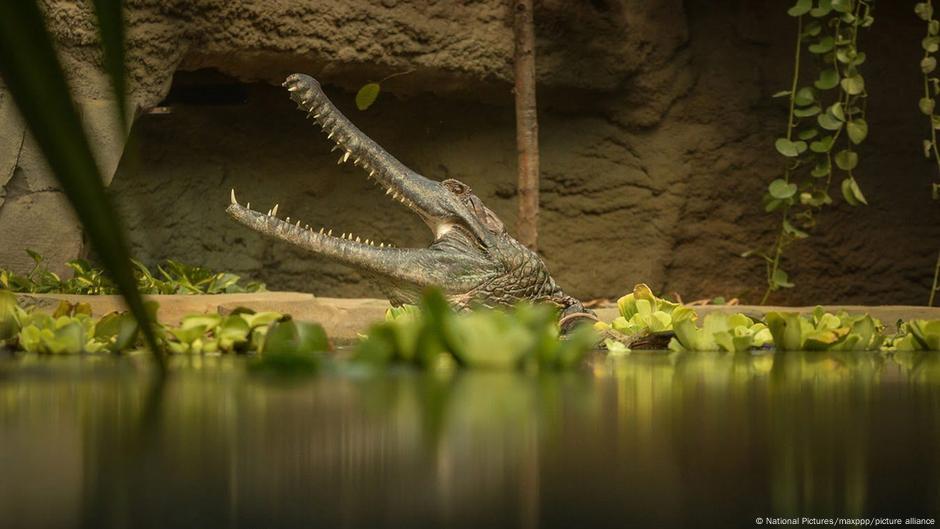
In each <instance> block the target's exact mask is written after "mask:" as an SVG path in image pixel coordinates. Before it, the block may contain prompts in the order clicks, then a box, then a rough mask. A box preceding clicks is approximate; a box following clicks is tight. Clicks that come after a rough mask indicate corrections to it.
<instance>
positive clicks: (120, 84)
mask: <svg viewBox="0 0 940 529" xmlns="http://www.w3.org/2000/svg"><path fill="white" fill-rule="evenodd" d="M92 4H93V5H94V7H95V16H96V17H97V18H98V35H100V37H101V48H102V63H103V64H104V69H105V70H106V71H107V72H108V76H109V77H110V78H111V87H112V89H113V90H114V100H115V101H117V106H118V115H119V116H120V118H121V130H126V127H127V126H128V125H130V120H129V119H128V116H127V84H126V81H125V77H124V20H123V11H122V9H121V8H122V5H123V4H124V2H123V0H92Z"/></svg>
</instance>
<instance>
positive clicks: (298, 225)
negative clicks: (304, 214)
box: [297, 220, 300, 228]
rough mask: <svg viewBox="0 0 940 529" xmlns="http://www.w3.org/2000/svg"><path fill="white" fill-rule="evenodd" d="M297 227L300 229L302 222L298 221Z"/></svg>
mask: <svg viewBox="0 0 940 529" xmlns="http://www.w3.org/2000/svg"><path fill="white" fill-rule="evenodd" d="M297 227H298V228H299V227H300V221H299V220H298V221H297Z"/></svg>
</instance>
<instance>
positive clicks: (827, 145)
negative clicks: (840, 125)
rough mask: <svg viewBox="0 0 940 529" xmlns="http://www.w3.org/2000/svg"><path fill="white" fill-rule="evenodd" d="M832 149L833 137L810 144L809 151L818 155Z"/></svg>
mask: <svg viewBox="0 0 940 529" xmlns="http://www.w3.org/2000/svg"><path fill="white" fill-rule="evenodd" d="M831 149H832V136H823V137H822V138H819V139H818V140H816V141H814V142H813V143H810V144H809V150H811V151H813V152H818V153H824V152H829V151H830V150H831Z"/></svg>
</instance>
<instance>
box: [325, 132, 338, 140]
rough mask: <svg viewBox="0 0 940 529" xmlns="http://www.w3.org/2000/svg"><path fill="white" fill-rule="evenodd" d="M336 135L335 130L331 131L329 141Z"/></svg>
mask: <svg viewBox="0 0 940 529" xmlns="http://www.w3.org/2000/svg"><path fill="white" fill-rule="evenodd" d="M334 134H336V131H335V130H331V131H330V135H329V136H327V137H326V139H328V140H331V139H333V135H334Z"/></svg>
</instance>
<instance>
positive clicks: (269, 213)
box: [268, 209, 271, 217]
mask: <svg viewBox="0 0 940 529" xmlns="http://www.w3.org/2000/svg"><path fill="white" fill-rule="evenodd" d="M268 216H269V217H270V216H271V210H270V209H269V210H268Z"/></svg>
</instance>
